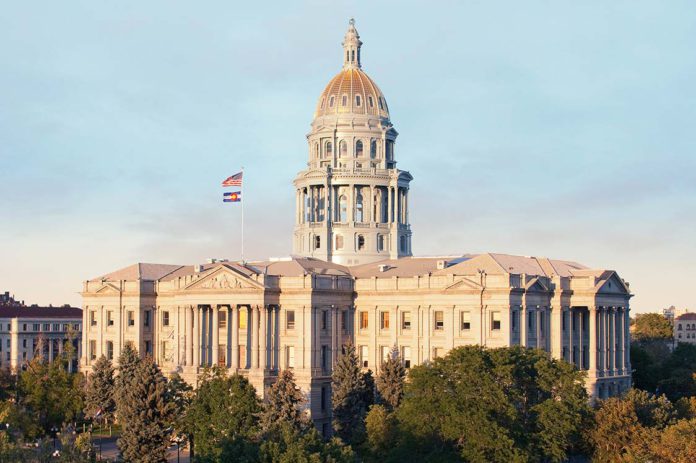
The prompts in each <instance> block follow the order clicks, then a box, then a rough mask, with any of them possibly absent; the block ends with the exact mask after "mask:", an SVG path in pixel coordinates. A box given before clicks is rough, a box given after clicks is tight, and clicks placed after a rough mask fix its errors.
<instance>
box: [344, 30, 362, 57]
mask: <svg viewBox="0 0 696 463" xmlns="http://www.w3.org/2000/svg"><path fill="white" fill-rule="evenodd" d="M361 45H362V42H361V41H360V35H359V34H358V31H357V29H355V19H353V18H350V21H348V30H347V31H346V36H345V37H344V38H343V69H356V68H357V69H360V46H361Z"/></svg>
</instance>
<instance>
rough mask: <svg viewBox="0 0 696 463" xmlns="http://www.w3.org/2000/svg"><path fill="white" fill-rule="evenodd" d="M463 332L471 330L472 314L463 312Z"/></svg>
mask: <svg viewBox="0 0 696 463" xmlns="http://www.w3.org/2000/svg"><path fill="white" fill-rule="evenodd" d="M461 317H462V331H469V330H470V329H471V312H462V315H461Z"/></svg>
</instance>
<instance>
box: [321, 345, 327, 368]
mask: <svg viewBox="0 0 696 463" xmlns="http://www.w3.org/2000/svg"><path fill="white" fill-rule="evenodd" d="M321 369H322V370H324V371H327V370H328V369H329V346H321Z"/></svg>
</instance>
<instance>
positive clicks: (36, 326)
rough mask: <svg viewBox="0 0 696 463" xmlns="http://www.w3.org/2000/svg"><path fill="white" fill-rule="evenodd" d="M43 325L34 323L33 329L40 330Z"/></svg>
mask: <svg viewBox="0 0 696 463" xmlns="http://www.w3.org/2000/svg"><path fill="white" fill-rule="evenodd" d="M40 327H41V323H34V326H33V328H32V329H33V330H34V331H40V330H39V328H40Z"/></svg>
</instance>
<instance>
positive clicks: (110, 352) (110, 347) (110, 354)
mask: <svg viewBox="0 0 696 463" xmlns="http://www.w3.org/2000/svg"><path fill="white" fill-rule="evenodd" d="M106 358H107V359H109V360H113V359H114V343H113V342H111V341H106Z"/></svg>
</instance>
